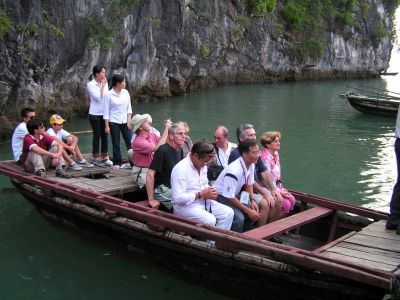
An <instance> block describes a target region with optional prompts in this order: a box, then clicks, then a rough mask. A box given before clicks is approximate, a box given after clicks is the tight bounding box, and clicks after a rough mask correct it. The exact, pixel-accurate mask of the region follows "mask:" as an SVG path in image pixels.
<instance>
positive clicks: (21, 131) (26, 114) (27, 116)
mask: <svg viewBox="0 0 400 300" xmlns="http://www.w3.org/2000/svg"><path fill="white" fill-rule="evenodd" d="M21 117H22V122H21V123H19V124H18V126H17V127H16V128H15V130H14V133H13V135H12V139H11V145H12V151H13V155H14V160H15V161H16V162H17V163H18V164H21V155H22V145H23V142H24V138H25V135H27V134H28V129H27V128H26V124H27V123H28V122H29V121H30V120H32V119H35V118H36V113H35V111H34V110H33V109H32V108H29V107H25V108H23V109H21Z"/></svg>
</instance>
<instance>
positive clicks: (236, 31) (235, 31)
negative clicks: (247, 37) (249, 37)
mask: <svg viewBox="0 0 400 300" xmlns="http://www.w3.org/2000/svg"><path fill="white" fill-rule="evenodd" d="M232 32H233V35H234V36H235V37H236V38H237V39H238V40H241V39H243V37H244V30H242V29H241V28H239V27H233V29H232Z"/></svg>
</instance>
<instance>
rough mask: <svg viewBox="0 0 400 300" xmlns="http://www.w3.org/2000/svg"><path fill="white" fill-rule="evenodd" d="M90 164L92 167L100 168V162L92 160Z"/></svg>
mask: <svg viewBox="0 0 400 300" xmlns="http://www.w3.org/2000/svg"><path fill="white" fill-rule="evenodd" d="M92 164H93V165H94V166H100V165H101V164H100V161H99V160H98V159H93V160H92Z"/></svg>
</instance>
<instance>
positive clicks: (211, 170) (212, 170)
mask: <svg viewBox="0 0 400 300" xmlns="http://www.w3.org/2000/svg"><path fill="white" fill-rule="evenodd" d="M213 145H214V148H215V152H217V158H218V160H219V163H220V164H221V160H220V158H219V153H218V147H217V145H216V144H215V143H213ZM223 169H224V167H223V166H219V165H212V166H209V167H208V170H207V178H208V180H212V181H214V180H217V178H218V176H219V174H221V172H222V170H223Z"/></svg>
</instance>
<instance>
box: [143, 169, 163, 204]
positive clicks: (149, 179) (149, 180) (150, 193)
mask: <svg viewBox="0 0 400 300" xmlns="http://www.w3.org/2000/svg"><path fill="white" fill-rule="evenodd" d="M155 174H156V171H154V170H152V169H149V170H148V171H147V174H146V191H147V198H148V200H149V205H150V207H152V208H158V207H159V206H160V202H159V201H157V200H156V199H154V176H155Z"/></svg>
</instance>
